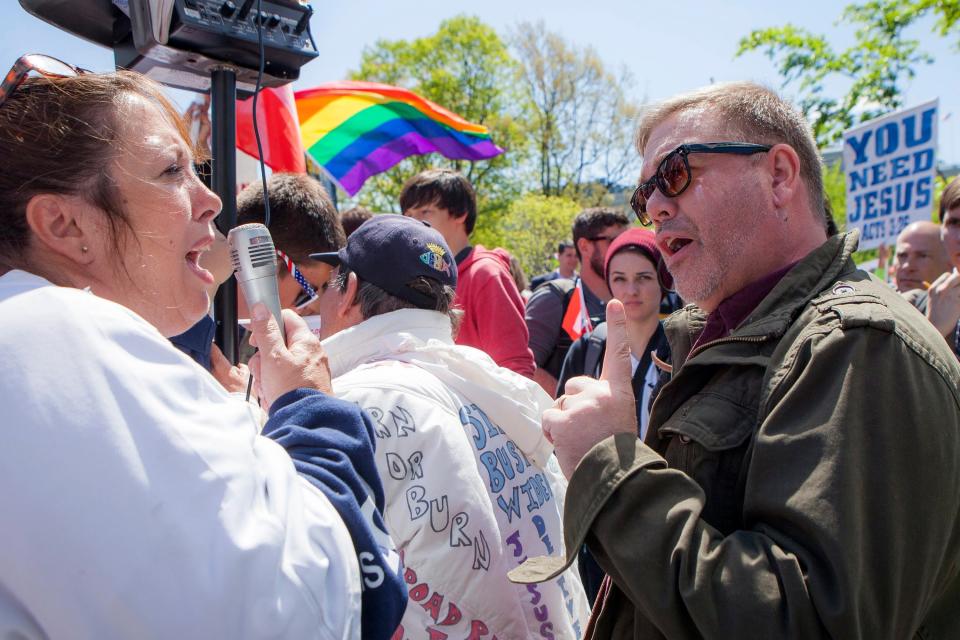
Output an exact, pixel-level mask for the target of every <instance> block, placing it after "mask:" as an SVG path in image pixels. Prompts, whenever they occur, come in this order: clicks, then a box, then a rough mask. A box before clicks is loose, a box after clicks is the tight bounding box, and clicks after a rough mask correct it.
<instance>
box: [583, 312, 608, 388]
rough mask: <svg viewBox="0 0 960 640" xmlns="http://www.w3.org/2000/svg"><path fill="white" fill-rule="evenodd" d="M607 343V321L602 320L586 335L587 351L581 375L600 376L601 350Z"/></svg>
mask: <svg viewBox="0 0 960 640" xmlns="http://www.w3.org/2000/svg"><path fill="white" fill-rule="evenodd" d="M606 344H607V323H606V322H603V323H601V324H599V325H597V327H596V328H595V329H594V330H593V331H591V332H590V335H589V336H587V352H586V354H585V355H584V358H583V375H585V376H590V377H591V378H599V377H600V362H601V361H602V360H603V350H604V347H606Z"/></svg>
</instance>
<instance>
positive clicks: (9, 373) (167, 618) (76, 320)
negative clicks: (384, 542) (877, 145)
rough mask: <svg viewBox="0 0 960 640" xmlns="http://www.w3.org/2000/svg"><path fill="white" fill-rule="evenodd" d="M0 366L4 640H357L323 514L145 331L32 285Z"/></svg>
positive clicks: (225, 399) (277, 456)
mask: <svg viewBox="0 0 960 640" xmlns="http://www.w3.org/2000/svg"><path fill="white" fill-rule="evenodd" d="M0 353H3V354H4V366H3V368H2V369H0V389H2V393H3V403H4V420H3V424H4V429H3V431H4V436H3V446H2V447H0V486H2V487H3V490H2V491H0V513H2V514H3V526H2V529H0V636H2V637H8V635H7V634H8V632H10V631H16V630H18V629H19V630H22V631H23V632H24V634H25V635H26V637H37V633H38V631H40V632H42V634H43V635H45V636H49V637H52V638H76V639H84V638H97V639H101V638H140V639H149V638H164V639H166V638H359V631H360V623H359V620H360V616H359V607H360V576H359V571H358V567H357V566H356V555H355V552H354V549H353V545H352V543H351V540H350V536H349V533H348V532H347V530H346V528H345V527H344V525H343V522H342V521H341V519H340V518H339V516H338V514H337V512H336V511H335V510H334V508H333V507H332V506H331V504H330V503H329V501H328V500H327V499H326V498H325V497H324V496H323V494H322V493H321V492H320V491H318V490H316V489H315V488H314V487H312V486H311V485H310V484H309V483H308V482H307V481H305V480H303V479H301V478H300V477H299V476H298V474H297V473H296V472H295V470H294V467H293V464H292V462H291V460H290V458H289V456H287V454H286V452H285V451H284V450H283V449H282V448H281V447H279V446H278V445H277V444H276V443H274V442H272V441H271V440H269V439H267V438H264V437H262V436H260V435H259V434H258V427H257V425H256V424H255V423H254V421H253V420H252V418H251V414H250V411H249V408H248V406H247V405H246V403H244V402H243V401H238V400H237V399H235V398H231V397H230V396H229V395H228V394H227V393H226V392H225V391H224V390H223V389H222V388H221V387H220V386H219V385H218V384H217V383H216V381H215V380H214V379H213V378H212V377H210V375H209V374H207V372H205V371H204V370H203V369H202V368H200V367H199V366H197V365H195V364H194V363H193V362H192V361H191V360H190V359H189V358H187V357H186V356H184V355H183V354H181V353H180V352H178V351H177V350H176V349H174V348H173V347H172V346H170V344H169V343H168V342H167V341H166V340H165V339H164V338H163V337H162V336H160V334H159V333H158V332H157V331H156V330H155V329H154V328H153V327H152V326H150V325H148V324H147V323H146V322H144V321H143V320H142V319H140V318H139V317H137V316H135V315H133V314H131V313H130V312H128V311H127V310H125V309H123V308H122V307H119V306H117V305H114V304H113V303H110V302H107V301H104V300H101V299H98V298H96V297H95V296H93V295H91V294H85V293H83V292H80V291H75V290H66V289H60V288H56V287H44V288H43V289H40V290H36V291H32V292H29V293H26V294H21V295H17V296H13V297H9V298H7V299H5V300H0ZM18 620H19V622H17V621H18ZM40 637H42V636H40Z"/></svg>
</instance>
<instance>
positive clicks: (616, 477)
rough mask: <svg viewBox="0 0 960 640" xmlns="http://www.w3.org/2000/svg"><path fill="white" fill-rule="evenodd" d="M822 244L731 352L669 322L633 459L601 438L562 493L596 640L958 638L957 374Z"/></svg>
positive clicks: (844, 253) (533, 568)
mask: <svg viewBox="0 0 960 640" xmlns="http://www.w3.org/2000/svg"><path fill="white" fill-rule="evenodd" d="M857 239H858V236H857V234H856V233H855V232H854V233H853V234H846V235H843V236H836V237H833V238H831V239H829V240H828V241H827V242H826V243H825V244H823V245H822V246H821V247H819V248H818V249H816V250H815V251H813V252H812V253H811V254H810V255H808V256H807V257H806V258H804V259H803V260H802V261H801V262H800V263H799V264H797V266H796V267H794V268H793V269H792V270H791V271H790V272H789V273H788V274H787V275H786V276H785V277H784V278H783V280H781V281H780V283H779V284H778V285H777V286H776V287H775V288H774V289H773V291H771V293H770V294H769V295H768V296H767V297H766V298H765V299H764V300H763V301H762V302H761V303H760V305H759V306H758V307H757V309H756V310H755V311H754V312H753V314H751V316H750V317H749V318H748V319H747V320H745V321H744V322H743V324H742V325H741V326H740V327H738V328H737V329H736V331H734V332H733V333H732V334H731V335H730V336H728V337H727V338H723V339H720V340H716V341H714V342H711V343H709V344H706V345H702V346H699V347H698V348H697V349H696V350H694V351H693V352H691V351H690V348H691V344H692V342H693V341H694V340H695V339H696V337H697V336H698V335H699V333H700V330H701V329H702V327H703V323H704V321H705V317H704V314H703V312H702V311H700V310H699V309H697V308H696V307H690V306H688V307H687V308H686V309H683V310H681V311H679V312H677V313H676V314H674V316H672V317H671V318H670V319H669V320H668V321H667V332H668V337H669V339H670V342H671V346H672V348H673V355H674V370H673V374H672V379H671V380H670V382H669V383H667V384H666V385H665V386H664V387H663V389H662V391H661V393H660V396H659V397H658V398H657V400H656V402H655V403H654V406H653V409H652V414H651V419H650V428H649V431H648V436H647V443H646V444H644V443H641V442H638V441H636V439H635V438H632V437H630V436H629V435H623V436H614V437H612V438H609V439H607V440H605V441H603V442H601V443H600V444H598V445H597V446H596V447H594V448H593V449H592V450H591V451H590V452H589V453H588V454H587V455H586V456H585V457H584V459H583V460H582V461H581V463H580V465H579V466H578V467H577V470H576V472H575V473H574V475H573V477H572V478H571V481H570V485H569V488H568V490H567V503H566V511H565V514H564V525H565V539H566V540H565V541H566V549H567V550H568V552H569V553H570V556H569V557H568V558H557V557H552V558H535V559H532V560H529V561H528V562H527V563H526V564H524V565H523V566H522V567H519V568H518V569H516V570H515V571H514V573H513V574H512V575H511V577H512V578H514V579H516V580H518V581H522V582H527V581H537V580H541V579H543V578H546V577H548V576H550V575H555V574H556V572H557V571H559V569H560V568H561V567H562V566H565V565H566V564H568V563H569V562H570V560H571V559H572V557H573V554H575V552H576V550H577V549H578V548H579V547H580V545H581V543H582V542H584V541H586V542H587V544H588V545H589V546H590V548H591V550H592V551H593V553H594V555H595V556H596V558H597V560H598V562H599V563H600V566H601V567H603V568H604V570H606V571H607V573H608V574H609V575H610V576H611V578H612V581H613V586H612V588H611V589H610V590H609V592H608V593H607V594H606V597H605V598H603V596H604V594H603V593H601V599H598V603H597V604H596V605H595V607H594V615H593V619H592V634H591V636H590V637H594V638H664V637H665V638H671V639H680V638H701V637H703V638H723V639H729V638H821V637H832V638H840V639H843V640H852V639H856V638H868V639H870V640H875V639H882V638H897V639H901V638H914V637H915V638H926V639H932V638H960V392H958V383H960V367H958V364H957V361H956V358H955V357H954V356H953V354H952V353H951V351H950V349H949V348H948V345H947V344H946V342H945V341H944V339H943V338H942V337H941V336H940V335H938V334H937V332H936V330H935V329H934V328H933V327H932V326H931V325H929V324H928V323H927V322H926V320H925V319H924V318H923V317H922V316H921V315H919V314H918V313H917V311H916V310H915V309H914V308H913V307H911V306H910V305H909V304H908V303H907V302H906V301H904V300H903V299H902V298H901V297H900V296H899V295H897V293H896V292H894V291H892V290H890V289H889V288H888V287H886V286H885V285H884V284H883V283H881V282H879V281H878V280H876V279H875V278H872V277H871V276H869V275H867V274H866V273H864V272H862V271H858V270H857V269H856V267H855V266H854V264H853V262H852V261H851V259H850V254H851V253H852V252H853V251H854V250H855V248H856V245H857Z"/></svg>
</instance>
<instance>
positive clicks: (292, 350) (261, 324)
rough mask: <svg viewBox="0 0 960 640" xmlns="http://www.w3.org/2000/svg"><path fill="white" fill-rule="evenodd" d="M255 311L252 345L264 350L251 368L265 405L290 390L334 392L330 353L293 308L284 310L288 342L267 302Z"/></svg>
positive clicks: (266, 406)
mask: <svg viewBox="0 0 960 640" xmlns="http://www.w3.org/2000/svg"><path fill="white" fill-rule="evenodd" d="M251 312H252V313H251V315H252V316H253V317H252V318H251V319H250V328H251V329H252V330H253V336H251V338H250V344H252V345H254V346H257V347H259V349H260V351H259V352H258V353H257V354H256V355H254V356H253V358H251V359H250V370H251V371H252V372H253V375H254V377H255V379H256V381H257V388H258V394H259V395H260V400H261V402H263V403H264V405H265V408H266V409H267V410H269V408H270V405H271V404H273V402H274V401H275V400H276V399H277V398H279V397H280V396H282V395H283V394H285V393H287V392H288V391H293V390H294V389H300V388H303V387H306V388H309V389H317V390H319V391H322V392H324V393H326V394H331V395H332V394H333V386H332V385H331V383H330V365H329V363H328V362H327V354H326V352H325V351H324V350H323V347H321V346H320V339H319V338H317V336H316V335H314V333H313V332H312V331H310V327H308V326H307V323H306V322H304V320H303V318H301V317H300V316H298V315H297V314H296V313H294V312H293V311H291V310H289V309H284V310H283V311H282V313H283V325H284V328H285V330H286V333H287V343H286V344H284V343H283V336H282V335H280V327H278V326H277V321H276V320H275V319H274V317H273V315H272V314H271V313H270V311H269V310H267V307H266V305H264V304H263V303H262V302H258V303H257V304H255V305H254V306H253V309H252V310H251Z"/></svg>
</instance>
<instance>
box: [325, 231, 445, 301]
mask: <svg viewBox="0 0 960 640" xmlns="http://www.w3.org/2000/svg"><path fill="white" fill-rule="evenodd" d="M310 257H311V258H313V259H314V260H319V261H321V262H325V263H327V264H329V265H332V266H334V267H337V266H340V265H341V264H345V265H347V267H349V268H350V270H351V271H353V272H354V273H356V274H357V277H358V278H360V279H361V280H365V281H366V282H370V283H372V284H375V285H377V286H378V287H380V288H381V289H383V290H384V291H386V292H388V293H392V294H393V295H395V296H397V297H398V298H400V299H402V300H406V301H407V302H410V303H412V304H415V305H417V306H418V307H420V308H422V309H432V308H434V307H435V306H436V304H437V301H436V300H434V299H432V298H431V297H430V296H428V295H425V294H424V293H421V292H420V291H417V290H415V289H411V288H410V287H408V286H407V283H409V282H412V281H413V280H415V279H416V278H417V277H418V276H424V277H427V278H433V279H434V280H437V281H439V282H440V283H441V284H445V285H448V286H450V287H453V288H454V289H455V288H456V287H457V265H456V263H454V261H453V256H452V255H451V254H450V248H449V247H448V246H447V243H446V241H445V240H444V239H443V236H442V235H440V232H439V231H437V230H436V229H434V228H433V227H431V226H430V225H429V224H427V223H426V222H423V221H421V220H416V219H414V218H409V217H406V216H400V215H394V214H379V215H375V216H373V217H372V218H370V219H369V220H367V221H366V222H364V223H363V224H362V225H360V226H359V227H358V228H357V230H356V231H354V232H353V233H352V234H351V235H350V237H349V238H347V246H345V247H344V248H343V249H340V251H335V252H330V253H311V254H310Z"/></svg>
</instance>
